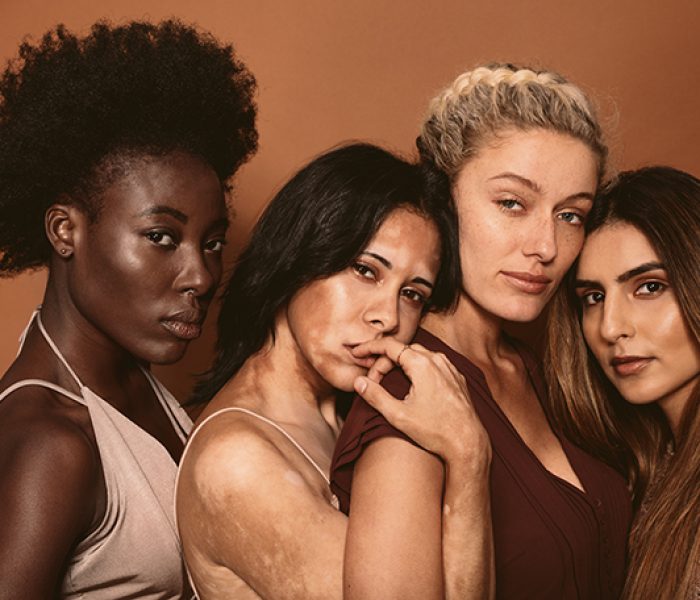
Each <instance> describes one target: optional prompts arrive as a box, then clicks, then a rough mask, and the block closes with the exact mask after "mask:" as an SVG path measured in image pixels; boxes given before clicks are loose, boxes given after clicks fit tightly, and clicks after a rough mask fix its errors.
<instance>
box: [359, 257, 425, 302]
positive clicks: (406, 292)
mask: <svg viewBox="0 0 700 600" xmlns="http://www.w3.org/2000/svg"><path fill="white" fill-rule="evenodd" d="M352 269H353V271H355V273H357V274H358V275H359V276H360V277H362V278H363V279H367V280H370V281H376V279H377V273H376V271H375V270H374V269H373V268H372V267H370V266H369V265H366V264H365V263H361V262H356V263H353V265H352ZM368 275H371V277H368ZM401 296H402V297H403V298H406V299H407V300H408V301H409V302H414V303H416V304H420V305H421V306H425V305H426V304H427V303H428V298H426V296H425V295H424V294H423V293H421V292H419V291H418V290H415V289H413V288H402V289H401Z"/></svg>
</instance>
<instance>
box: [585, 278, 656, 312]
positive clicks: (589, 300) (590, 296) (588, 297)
mask: <svg viewBox="0 0 700 600" xmlns="http://www.w3.org/2000/svg"><path fill="white" fill-rule="evenodd" d="M648 286H658V289H656V290H649V289H648ZM643 288H647V290H648V291H647V292H645V293H641V294H640V293H639V292H640V290H642V289H643ZM667 289H668V284H665V283H662V282H661V281H645V282H643V283H641V284H640V285H638V286H637V288H636V289H635V290H634V295H635V296H637V297H639V296H642V297H644V296H647V297H649V296H651V297H656V296H660V295H661V294H663V293H664V292H665V291H666V290H667ZM594 296H601V297H600V298H598V299H597V300H594ZM604 300H605V294H604V293H603V292H601V291H598V290H596V291H592V292H586V293H585V294H582V295H581V304H582V305H583V307H584V308H588V307H591V306H595V305H596V304H600V303H601V302H603V301H604Z"/></svg>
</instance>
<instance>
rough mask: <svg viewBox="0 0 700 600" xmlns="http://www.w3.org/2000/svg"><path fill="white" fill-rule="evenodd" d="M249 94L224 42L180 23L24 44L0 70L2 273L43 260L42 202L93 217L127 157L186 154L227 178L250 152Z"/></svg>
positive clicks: (253, 141)
mask: <svg viewBox="0 0 700 600" xmlns="http://www.w3.org/2000/svg"><path fill="white" fill-rule="evenodd" d="M254 92H255V79H254V78H253V76H252V75H251V73H250V72H249V71H248V70H247V68H246V67H245V65H244V64H243V63H242V62H241V61H240V60H238V58H237V57H236V56H235V54H234V50H233V47H232V46H230V45H224V44H221V43H219V42H217V41H216V40H215V39H214V38H213V37H211V36H210V35H208V34H206V33H202V32H199V31H197V30H196V29H195V28H193V27H190V26H187V25H184V24H182V23H180V22H179V21H174V20H170V21H164V22H162V23H159V24H157V25H156V24H150V23H143V22H131V23H128V24H126V25H123V26H118V27H117V26H112V25H110V24H109V23H107V22H98V23H97V24H95V25H94V26H93V27H92V29H91V32H90V34H89V35H87V36H86V37H82V38H80V37H77V36H75V35H73V34H72V33H70V32H69V31H68V30H67V29H66V28H65V27H64V26H63V25H59V26H58V27H56V28H55V29H54V30H51V31H49V32H47V33H46V34H45V35H44V36H43V37H42V38H41V39H40V40H39V41H38V42H37V43H36V44H32V43H30V42H25V43H23V44H22V45H21V46H20V49H19V56H18V58H17V59H15V60H14V61H11V62H10V64H9V65H8V66H7V68H6V69H5V71H4V72H3V73H2V75H1V78H0V276H2V275H12V274H15V273H18V272H20V271H23V270H25V269H28V268H34V267H39V266H42V265H45V264H47V263H48V260H49V257H50V256H51V246H50V244H49V243H48V240H47V239H46V236H45V235H44V213H45V212H46V209H47V208H48V207H49V206H50V205H51V204H52V203H53V202H55V201H56V200H57V199H58V198H59V197H63V198H64V199H65V200H66V201H70V202H74V203H76V204H79V205H80V206H81V208H82V209H84V210H85V212H86V213H87V214H88V215H89V216H90V217H91V218H92V219H93V220H94V219H96V218H97V215H98V213H99V207H100V204H99V199H100V191H101V190H103V189H104V187H105V186H106V185H108V184H109V183H110V182H111V181H113V180H114V177H116V176H119V175H121V174H122V173H123V171H124V168H128V164H129V162H128V161H129V159H134V158H138V157H143V156H146V155H152V156H161V155H165V154H168V153H170V152H172V151H185V152H188V153H191V154H194V155H196V156H198V157H200V158H202V159H203V160H204V161H205V162H206V163H207V164H208V165H210V166H211V167H212V168H213V169H214V171H215V172H216V173H217V175H218V177H219V179H220V180H221V181H222V183H224V182H225V181H226V180H227V179H228V178H229V177H230V176H231V175H232V174H233V173H234V172H235V171H236V169H237V168H238V167H239V166H240V165H241V164H242V163H244V162H245V161H246V160H247V159H248V158H249V157H250V156H251V155H252V154H253V153H254V152H255V150H256V148H257V132H256V130H255V116H256V106H255V103H254V100H253V95H254ZM123 159H127V160H126V161H125V160H123Z"/></svg>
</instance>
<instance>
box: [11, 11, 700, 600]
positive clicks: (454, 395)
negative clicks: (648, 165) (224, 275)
mask: <svg viewBox="0 0 700 600" xmlns="http://www.w3.org/2000/svg"><path fill="white" fill-rule="evenodd" d="M253 89H254V81H253V78H252V76H251V75H250V74H249V73H248V72H247V70H246V69H245V67H244V66H243V65H242V64H241V63H240V62H238V61H237V60H236V59H235V57H234V55H233V53H232V49H231V48H230V47H226V46H221V45H220V44H218V43H216V42H214V41H213V40H212V39H210V38H208V37H207V36H206V35H203V34H200V33H198V32H196V31H195V30H193V29H191V28H189V27H185V26H183V25H181V24H179V23H177V22H166V23H163V24H161V25H158V26H152V25H147V24H141V23H132V24H130V25H127V26H123V27H110V26H108V25H105V24H98V25H97V26H95V28H94V29H93V31H92V33H91V34H90V35H89V36H87V37H86V38H83V39H79V38H76V37H75V36H72V35H71V34H69V33H68V32H66V31H65V29H63V28H61V27H59V28H58V29H57V30H56V31H54V32H50V33H49V34H47V35H46V36H45V37H44V39H43V40H42V41H41V43H40V44H38V45H36V46H31V45H29V44H25V45H24V46H23V47H22V50H21V60H20V61H19V62H18V63H17V65H16V66H11V67H10V68H8V70H7V71H6V72H5V74H4V78H3V80H2V83H1V84H0V90H1V91H2V106H1V107H0V111H1V112H0V115H1V117H2V119H1V120H0V177H1V180H0V183H1V184H2V185H0V188H1V190H0V211H1V212H0V239H1V240H2V241H1V243H2V256H1V257H0V268H2V272H3V274H14V273H18V272H21V271H23V270H25V269H28V268H33V267H38V266H42V265H46V266H48V267H49V279H48V283H47V287H46V292H45V297H44V302H43V305H42V307H41V308H40V309H37V311H36V313H35V316H34V317H33V320H32V322H31V323H30V324H29V325H28V328H27V331H26V332H25V335H24V336H23V342H22V346H21V349H20V353H19V355H18V358H17V360H16V361H15V362H14V363H13V365H12V366H11V367H10V369H9V370H8V371H7V373H6V374H5V375H4V376H3V379H2V381H1V385H0V389H1V390H2V391H1V392H0V424H1V425H2V428H3V432H4V433H3V435H2V436H0V503H1V504H2V506H3V507H5V514H6V515H8V517H7V518H5V519H3V520H2V521H0V580H2V582H3V589H2V593H1V594H0V595H2V594H4V596H3V597H5V596H7V597H26V598H44V597H49V596H60V597H88V598H93V597H94V598H113V597H148V598H170V597H172V598H176V597H183V596H187V595H188V594H189V593H190V592H189V589H188V585H187V582H186V580H185V578H184V571H183V568H182V560H181V555H180V550H179V547H178V540H177V535H176V530H178V529H179V534H180V536H181V541H182V544H183V546H184V556H185V559H186V562H187V565H188V568H189V573H190V576H191V580H192V582H193V583H194V585H195V587H196V591H197V593H198V595H199V597H200V598H202V599H207V598H261V597H262V598H304V599H308V598H341V597H345V598H362V599H364V598H393V597H401V598H421V599H428V598H443V597H447V598H486V597H498V598H538V599H547V598H552V599H555V598H556V599H557V600H559V599H561V598H566V599H568V598H571V599H573V598H577V599H579V598H580V599H588V598H591V599H592V598H596V599H600V598H617V597H619V596H620V594H621V593H624V595H625V596H626V597H627V598H639V597H647V596H648V597H651V596H653V597H655V598H656V597H658V598H677V597H683V598H692V597H694V596H693V594H697V593H698V573H699V572H700V569H698V561H699V553H700V546H698V542H697V536H696V535H695V534H696V533H697V529H698V525H699V524H700V523H699V520H700V510H698V502H699V501H700V500H699V497H700V493H698V479H699V475H698V466H699V465H700V460H698V457H697V452H698V451H697V447H698V443H696V442H697V441H698V440H697V438H698V432H697V431H696V430H697V429H698V419H697V413H698V408H697V405H698V397H697V396H698V385H697V380H698V374H699V372H700V344H699V342H698V339H699V333H700V325H699V322H700V316H699V311H698V307H697V297H696V296H697V289H698V285H700V275H699V274H698V266H697V265H698V260H697V259H698V238H699V236H700V218H699V214H700V213H699V212H698V208H699V205H698V201H699V200H700V191H699V187H700V186H699V185H698V181H697V179H695V178H693V177H691V176H689V175H686V174H683V173H680V172H677V171H673V170H671V169H663V168H657V169H649V170H643V171H640V172H638V173H627V174H624V175H623V176H621V177H620V178H619V180H617V181H615V182H614V183H612V184H610V185H609V186H607V187H606V188H605V189H604V190H603V192H602V193H601V194H600V195H598V187H599V185H600V183H601V181H602V179H603V176H604V173H605V164H606V156H607V150H606V147H605V144H604V142H603V139H602V133H601V130H600V127H599V125H598V123H597V121H596V117H595V114H594V111H593V109H592V107H591V104H590V102H589V100H588V99H587V98H586V96H585V95H584V94H583V93H582V92H581V90H580V89H579V88H578V87H576V86H575V85H573V84H572V83H571V82H569V81H567V80H566V79H564V78H563V77H561V76H560V75H558V74H556V73H552V72H547V71H536V70H533V69H529V68H518V67H514V66H512V65H507V64H497V65H490V66H484V67H479V68H476V69H474V70H472V71H468V72H466V73H464V74H462V75H461V76H460V77H458V78H457V79H456V80H455V82H454V83H453V84H452V85H451V86H449V87H448V88H447V89H446V90H445V91H444V92H443V93H441V94H440V95H439V96H438V97H437V98H436V99H435V100H434V101H433V103H432V104H431V107H430V112H429V115H428V117H427V119H426V121H425V124H424V126H423V129H422V132H421V135H420V137H419V139H418V149H419V152H420V159H421V164H420V165H413V164H410V163H407V162H405V161H403V160H402V159H400V158H398V157H396V156H394V155H392V154H390V153H388V152H386V151H384V150H381V149H380V148H377V147H374V146H371V145H367V144H353V145H350V146H346V147H341V148H337V149H335V150H332V151H330V152H327V153H325V154H323V155H321V156H319V157H318V158H316V159H315V160H313V161H312V162H310V163H309V164H308V165H307V166H306V167H304V168H303V169H302V170H300V171H299V172H298V173H297V174H296V175H295V176H294V177H293V178H292V179H291V180H290V181H289V182H288V183H287V184H286V185H285V186H284V187H283V188H282V190H281V191H280V192H279V193H278V194H277V195H276V197H275V198H274V199H273V201H272V202H271V203H270V205H269V207H268V208H267V209H266V211H265V213H264V215H263V216H262V217H261V219H260V221H259V223H258V224H257V226H256V228H255V230H254V232H253V235H252V238H251V240H250V242H249V244H248V245H247V247H246V249H245V250H244V252H243V253H242V255H241V256H240V258H239V259H238V261H237V263H236V265H235V267H234V269H233V272H232V275H231V277H230V279H229V281H228V283H227V287H226V292H225V295H224V301H223V305H222V312H221V316H220V320H219V342H218V353H217V357H216V361H215V363H214V366H213V368H212V369H211V371H210V372H209V374H208V376H207V377H206V378H205V379H204V380H203V381H202V382H201V383H200V385H199V386H198V388H197V390H196V393H195V400H198V401H200V402H209V404H208V406H206V407H205V408H204V411H203V413H202V415H201V416H200V419H199V421H198V423H197V428H196V430H195V433H194V434H193V435H192V437H191V438H190V442H189V445H188V447H187V451H186V453H184V454H183V444H184V441H185V436H187V435H188V434H189V433H190V428H191V425H192V424H191V422H190V421H189V418H188V417H187V415H186V414H185V413H184V411H183V410H182V409H181V408H180V406H179V405H178V403H177V402H176V401H175V400H174V399H173V398H172V397H171V396H170V395H169V394H168V393H167V391H166V390H165V389H164V388H163V387H162V386H161V385H160V384H159V383H158V382H157V381H156V380H155V379H154V378H153V377H152V375H151V374H150V372H149V370H148V365H149V364H150V363H170V362H174V361H176V360H178V359H179V358H180V357H181V356H182V354H183V353H184V350H185V348H186V346H187V344H188V342H189V341H190V340H191V339H194V338H195V337H197V336H198V335H199V333H200V332H201V325H202V321H203V319H204V317H205V315H206V311H207V308H208V306H209V304H210V302H211V299H212V297H213V295H214V292H215V289H216V286H217V284H218V281H219V279H220V276H221V271H222V265H221V248H222V246H223V243H224V241H225V240H224V236H225V231H226V227H227V223H228V220H227V216H226V207H225V202H224V195H225V191H226V181H227V179H228V178H229V177H230V176H231V175H232V174H233V173H234V172H235V170H236V169H237V168H238V166H239V165H240V164H242V163H243V162H244V161H245V160H246V159H247V158H248V157H249V156H250V154H251V153H252V152H253V151H254V150H255V147H256V141H257V137H256V133H255V129H254V117H255V107H254V104H253V102H252V99H251V96H252V93H253ZM586 233H588V236H589V237H588V241H587V242H586V243H585V246H584V238H585V235H586ZM582 247H583V253H582V254H581V256H580V258H578V260H577V257H578V255H579V252H580V251H581V249H582ZM567 272H568V275H567ZM562 281H564V282H565V283H564V285H563V286H561V288H560V289H559V291H557V288H559V284H560V283H561V282H562ZM552 297H555V298H556V300H555V302H554V306H553V310H552V314H551V316H550V325H549V343H548V354H547V357H546V361H545V371H546V372H547V376H548V381H549V386H547V385H546V384H545V379H544V376H543V372H542V368H541V366H540V364H539V363H538V361H537V360H536V359H535V358H534V356H533V354H532V353H531V352H530V351H529V350H528V349H527V348H526V347H525V346H524V345H523V344H522V343H520V342H518V341H517V340H515V339H513V338H511V337H510V336H508V335H507V334H506V333H505V331H504V324H505V323H507V322H530V321H533V320H534V319H535V318H536V317H537V316H538V315H540V313H541V312H542V311H543V309H544V308H545V306H546V305H547V303H548V302H549V300H550V299H551V298H552ZM419 325H421V328H418V327H419ZM393 364H395V365H398V367H400V368H396V369H394V370H392V371H390V372H388V371H389V370H390V369H389V367H390V366H391V365H393ZM387 372H388V373H387ZM385 373H386V376H385V377H384V379H383V380H382V381H381V385H380V384H379V380H380V379H381V377H382V375H384V374H385ZM353 389H354V390H355V391H357V392H358V393H360V394H361V396H362V397H363V398H364V400H363V399H362V398H359V397H358V398H356V399H355V401H354V402H353V406H352V409H351V410H350V413H349V415H348V418H347V422H346V423H345V424H343V419H342V418H341V417H340V416H339V410H338V407H339V399H342V398H343V397H344V396H343V394H344V393H346V392H351V391H353ZM399 400H401V401H399ZM370 405H371V406H370ZM377 411H380V412H377ZM181 456H182V457H183V460H182V463H181V467H180V471H179V474H178V478H179V479H178V482H177V484H176V482H175V473H176V464H177V462H178V461H179V460H180V457H181ZM616 469H617V470H616ZM623 475H624V476H626V477H627V478H628V482H629V483H630V485H631V488H632V491H633V494H634V501H635V508H636V510H637V513H636V517H635V521H634V525H633V527H632V536H631V542H630V554H629V572H628V577H627V582H626V583H625V568H626V567H625V563H626V543H627V534H628V531H629V527H630V522H631V517H632V512H631V503H630V497H629V493H628V490H627V486H626V482H625V480H624V477H623ZM176 487H177V520H176V521H177V522H176V521H175V519H174V518H173V507H172V500H173V497H174V495H175V488H176ZM339 508H340V509H341V510H338V509H339ZM8 511H9V512H8ZM346 515H347V516H346ZM669 532H671V535H673V537H674V540H676V542H677V543H675V544H673V545H672V546H668V545H666V544H665V537H666V536H667V535H669ZM37 574H38V575H37ZM623 589H624V592H623Z"/></svg>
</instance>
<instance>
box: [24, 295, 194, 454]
mask: <svg viewBox="0 0 700 600" xmlns="http://www.w3.org/2000/svg"><path fill="white" fill-rule="evenodd" d="M34 320H36V323H37V326H38V327H39V331H40V333H41V335H42V336H43V337H44V340H46V343H47V344H48V346H49V348H50V349H51V351H52V352H53V353H54V354H55V355H56V358H58V359H59V361H60V362H61V363H62V364H63V366H64V367H65V368H66V369H67V371H68V373H69V374H70V375H71V377H73V380H74V381H75V383H76V385H77V386H78V389H79V390H80V395H81V396H82V397H83V399H85V393H84V390H87V391H88V392H89V393H90V394H91V395H92V396H94V397H95V398H97V400H99V402H101V403H102V404H104V405H106V406H108V407H109V409H111V410H112V411H114V413H115V414H118V415H119V416H120V417H121V418H122V419H124V420H125V421H126V422H128V423H130V424H131V425H132V426H134V427H135V428H136V429H138V430H139V431H140V432H141V433H142V434H143V435H145V436H147V437H149V438H151V439H152V440H153V441H154V442H156V443H157V444H158V445H159V446H160V447H161V448H162V449H163V450H164V451H165V453H166V454H167V455H168V457H169V458H170V459H171V460H172V461H173V463H174V464H175V465H177V464H178V463H177V461H176V460H175V459H173V457H172V456H171V455H170V452H169V451H168V449H167V448H166V447H165V445H164V444H163V443H162V442H161V441H160V440H159V439H158V438H156V437H155V436H154V435H152V434H151V433H149V432H148V431H146V430H145V429H144V428H143V427H141V426H140V425H139V424H138V423H136V422H135V421H133V420H132V419H130V418H129V417H127V416H126V415H125V414H123V413H122V412H121V411H120V410H119V409H117V408H116V407H115V406H112V405H111V404H110V403H109V402H107V401H106V400H105V399H104V398H102V396H100V395H99V394H98V393H97V392H95V391H94V390H92V389H90V388H89V387H88V386H87V385H85V384H84V383H83V382H82V381H81V380H80V378H79V377H78V375H77V374H76V373H75V371H74V370H73V368H72V367H71V366H70V364H69V363H68V361H67V360H66V358H65V357H64V356H63V353H62V352H61V351H60V350H59V348H58V346H57V345H56V342H54V341H53V338H52V337H51V336H50V335H49V333H48V331H46V328H45V327H44V323H43V322H42V320H41V305H40V306H38V307H37V308H36V309H35V310H34V312H33V313H32V316H31V318H30V319H29V323H28V325H27V328H26V329H25V332H24V333H23V334H22V337H21V338H20V351H21V349H22V345H23V343H24V338H25V336H26V334H27V332H28V330H29V328H30V327H31V324H32V322H33V321H34ZM137 366H138V368H139V369H140V371H141V373H142V374H143V376H144V377H145V378H146V381H147V382H148V385H149V387H150V388H151V390H152V391H153V393H154V394H155V396H156V399H157V400H158V404H159V405H160V407H161V408H162V409H163V412H164V413H165V415H166V416H167V417H168V421H170V426H171V427H172V428H173V430H174V431H175V433H176V434H177V436H178V437H179V438H180V440H181V441H182V443H183V446H184V444H185V442H186V441H187V435H188V432H187V431H186V430H185V427H184V426H183V424H182V423H181V422H180V420H179V419H178V418H177V416H176V415H175V408H176V407H175V406H173V402H171V401H170V400H169V399H168V397H167V396H166V394H165V392H164V390H163V389H162V387H161V386H160V384H159V383H158V382H157V381H156V379H155V377H153V374H152V373H150V371H148V370H147V369H146V368H144V366H143V365H141V364H138V363H137ZM65 391H68V390H65ZM173 401H174V402H175V403H176V402H177V401H176V400H175V399H174V398H173ZM88 410H89V405H88ZM183 452H184V449H183Z"/></svg>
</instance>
